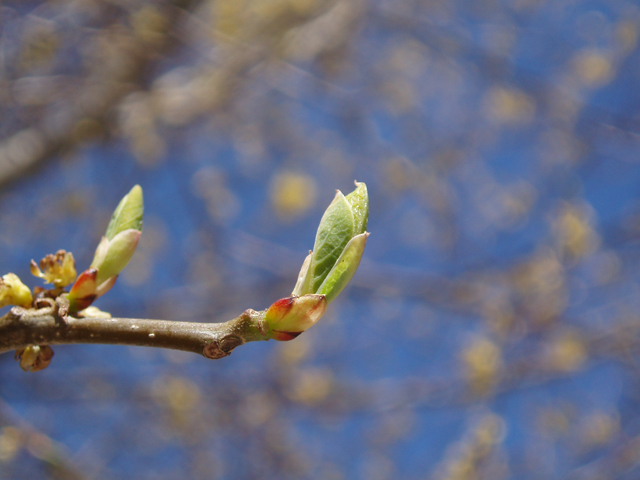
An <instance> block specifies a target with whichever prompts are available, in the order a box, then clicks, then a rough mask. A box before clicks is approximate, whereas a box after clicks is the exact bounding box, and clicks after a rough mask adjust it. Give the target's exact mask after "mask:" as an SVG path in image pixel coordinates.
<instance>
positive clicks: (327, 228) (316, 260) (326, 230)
mask: <svg viewBox="0 0 640 480" xmlns="http://www.w3.org/2000/svg"><path fill="white" fill-rule="evenodd" d="M353 230H354V218H353V213H352V212H351V206H350V205H349V202H347V200H346V199H345V196H344V195H343V194H342V192H341V191H340V190H338V191H337V192H336V196H335V198H334V199H333V202H331V205H329V207H328V208H327V210H326V211H325V212H324V215H323V216H322V219H321V220H320V226H319V227H318V233H317V234H316V241H315V244H314V246H313V258H312V260H311V267H310V268H309V274H308V275H307V279H306V280H305V286H304V287H303V288H302V292H305V293H314V292H316V291H317V290H318V287H320V285H321V284H322V282H323V281H324V279H325V278H326V277H327V275H328V274H329V272H330V271H331V269H332V268H333V266H334V264H335V263H336V261H337V260H338V258H339V257H340V255H341V254H342V251H343V250H344V247H345V246H346V245H347V243H349V240H351V237H353Z"/></svg>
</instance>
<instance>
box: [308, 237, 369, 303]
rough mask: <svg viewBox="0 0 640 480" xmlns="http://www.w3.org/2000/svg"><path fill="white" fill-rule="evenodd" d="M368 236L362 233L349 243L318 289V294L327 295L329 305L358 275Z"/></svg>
mask: <svg viewBox="0 0 640 480" xmlns="http://www.w3.org/2000/svg"><path fill="white" fill-rule="evenodd" d="M368 236H369V234H368V233H361V234H360V235H356V236H355V237H353V238H352V239H351V240H350V241H349V243H348V244H347V246H346V247H345V249H344V251H343V252H342V255H340V258H338V261H337V262H336V263H335V265H334V266H333V268H332V269H331V271H330V272H329V275H327V278H325V280H324V282H322V285H320V288H318V291H317V292H316V293H318V294H319V295H325V296H326V297H327V302H328V303H331V302H332V301H333V299H334V298H336V297H337V296H338V295H339V294H340V292H342V290H343V289H344V287H346V286H347V284H348V283H349V282H350V281H351V278H352V277H353V274H354V273H356V270H357V269H358V265H360V259H361V258H362V253H363V252H364V246H365V245H366V243H367V237H368Z"/></svg>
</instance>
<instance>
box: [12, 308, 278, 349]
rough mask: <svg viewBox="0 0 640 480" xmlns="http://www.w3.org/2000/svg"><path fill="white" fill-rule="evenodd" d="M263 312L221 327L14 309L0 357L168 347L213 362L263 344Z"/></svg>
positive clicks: (250, 313)
mask: <svg viewBox="0 0 640 480" xmlns="http://www.w3.org/2000/svg"><path fill="white" fill-rule="evenodd" d="M263 318H264V312H256V311H255V310H251V309H249V310H245V311H244V312H243V313H242V314H241V315H240V316H238V317H236V318H234V319H233V320H229V321H228V322H223V323H194V322H179V321H169V320H149V319H138V318H74V317H66V318H64V319H63V318H61V317H59V316H57V315H54V314H51V313H50V312H47V313H44V314H43V313H40V312H39V311H38V310H25V309H22V308H19V307H14V308H13V309H12V310H11V311H10V312H9V313H7V314H6V315H4V316H3V317H0V354H1V353H6V352H9V351H12V350H18V349H21V348H25V347H27V346H28V345H60V344H73V343H93V344H95V343H101V344H112V345H135V346H140V347H158V348H170V349H173V350H183V351H186V352H193V353H198V354H201V355H204V356H205V357H207V358H211V359H218V358H222V357H226V356H227V355H229V354H230V353H231V351H232V350H233V349H234V348H236V347H237V346H239V345H242V344H244V343H247V342H254V341H258V340H268V339H269V337H268V336H267V334H266V330H265V329H264V326H263Z"/></svg>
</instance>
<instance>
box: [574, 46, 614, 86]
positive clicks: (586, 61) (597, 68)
mask: <svg viewBox="0 0 640 480" xmlns="http://www.w3.org/2000/svg"><path fill="white" fill-rule="evenodd" d="M573 65H574V72H575V73H576V75H577V77H578V79H579V80H580V81H581V82H582V83H583V84H584V85H586V86H589V87H600V86H602V85H605V84H607V83H609V81H611V79H612V78H613V76H614V74H615V70H614V67H613V65H612V63H611V59H610V58H609V57H608V56H607V55H606V54H605V53H604V52H600V51H597V50H584V51H582V52H579V53H578V55H576V57H575V59H574V64H573Z"/></svg>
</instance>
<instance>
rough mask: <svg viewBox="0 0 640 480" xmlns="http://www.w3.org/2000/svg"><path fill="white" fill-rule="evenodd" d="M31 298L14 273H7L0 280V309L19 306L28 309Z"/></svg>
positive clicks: (28, 291) (27, 288)
mask: <svg viewBox="0 0 640 480" xmlns="http://www.w3.org/2000/svg"><path fill="white" fill-rule="evenodd" d="M32 300H33V297H32V296H31V290H29V287H27V286H26V285H25V284H24V283H22V282H21V281H20V279H19V278H18V276H17V275H16V274H14V273H7V274H6V275H4V276H3V277H2V279H0V307H5V306H7V305H19V306H21V307H28V306H30V305H31V301H32Z"/></svg>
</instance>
